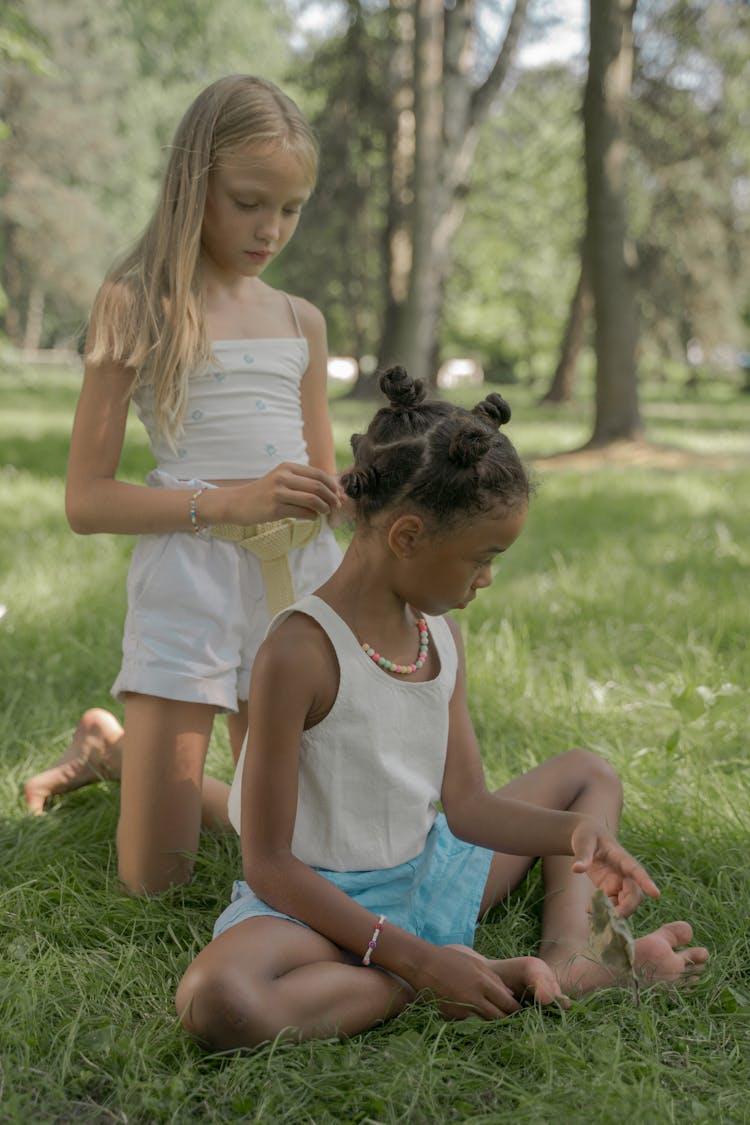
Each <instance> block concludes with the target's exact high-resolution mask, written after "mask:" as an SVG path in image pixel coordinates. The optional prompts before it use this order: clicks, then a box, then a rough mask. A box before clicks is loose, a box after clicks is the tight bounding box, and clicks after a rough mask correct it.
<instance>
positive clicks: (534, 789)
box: [481, 750, 708, 995]
mask: <svg viewBox="0 0 750 1125" xmlns="http://www.w3.org/2000/svg"><path fill="white" fill-rule="evenodd" d="M501 792H502V793H503V795H504V796H507V797H513V798H515V799H516V800H519V801H528V802H529V803H530V804H535V805H541V806H542V807H543V808H550V809H561V810H568V811H571V812H582V813H587V814H588V815H589V816H593V817H595V818H596V819H598V820H599V821H600V822H601V823H602V824H604V825H605V826H606V827H607V828H608V829H609V831H611V832H613V833H616V832H617V828H618V825H619V822H620V812H621V810H622V789H621V786H620V781H619V779H618V777H617V774H616V773H615V771H614V770H613V769H612V767H611V766H610V765H609V764H608V763H607V762H605V761H604V760H603V759H602V758H599V757H598V755H596V754H592V753H590V752H589V751H587V750H570V751H568V752H567V753H565V754H560V755H558V757H556V758H552V759H550V760H549V761H548V762H543V763H542V764H541V765H540V766H537V768H536V769H534V770H531V771H530V772H529V773H527V774H524V775H523V776H522V777H519V778H516V779H514V780H513V781H511V782H510V784H508V785H506V786H504V788H503V789H502V790H501ZM532 862H533V857H528V858H527V857H519V856H509V855H500V854H498V855H496V856H495V858H494V859H493V861H492V865H491V867H490V874H489V878H488V880H487V886H486V888H485V894H484V898H483V901H482V907H481V909H482V911H485V910H487V909H489V907H490V906H492V905H494V904H495V903H497V902H499V901H501V899H503V898H504V897H505V896H506V895H507V894H508V893H509V892H510V891H511V890H512V889H513V888H514V887H515V886H517V885H518V883H519V882H520V881H521V880H522V879H523V877H524V875H525V874H526V872H527V871H528V869H529V867H530V865H531V863H532ZM572 863H573V861H572V859H571V857H570V856H548V857H546V858H545V859H544V860H543V863H542V871H543V876H544V889H545V895H544V907H543V912H542V941H541V945H540V948H539V956H540V957H541V958H542V960H544V961H546V962H547V964H548V965H550V966H551V967H552V968H554V970H555V971H556V973H557V975H558V979H559V980H560V983H561V985H562V987H563V989H564V991H566V992H568V993H570V994H573V995H575V994H581V993H586V992H591V991H593V990H595V989H597V988H603V987H606V986H607V985H611V984H613V983H614V981H613V978H612V975H611V973H610V972H609V970H608V969H605V968H604V967H603V966H602V965H599V964H597V962H596V961H595V960H594V959H593V958H592V956H591V953H590V951H589V916H588V904H589V902H590V900H591V896H592V894H593V893H594V889H595V888H594V885H593V884H592V882H591V881H590V880H589V879H588V877H587V876H586V875H582V874H579V873H577V872H574V871H572V869H571V868H572ZM692 936H693V931H692V928H691V927H690V925H689V924H688V923H687V922H671V923H669V924H667V925H665V926H662V927H661V928H660V929H658V930H655V931H654V932H653V933H651V934H647V935H646V936H645V937H642V938H638V939H637V940H636V943H635V953H636V967H637V968H638V970H639V973H640V975H641V977H642V978H643V980H644V983H652V982H656V981H675V982H676V981H679V980H681V979H685V978H686V977H690V976H694V975H695V974H697V973H699V972H701V971H702V969H703V968H704V967H705V963H706V961H707V960H708V952H707V950H705V949H703V948H702V947H694V948H688V949H678V948H677V947H678V946H686V945H687V943H688V942H689V941H690V940H691V939H692Z"/></svg>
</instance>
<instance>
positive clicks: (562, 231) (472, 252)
mask: <svg viewBox="0 0 750 1125" xmlns="http://www.w3.org/2000/svg"><path fill="white" fill-rule="evenodd" d="M580 100H581V92H580V83H579V81H578V79H577V78H576V77H575V76H574V75H573V74H572V73H571V72H570V71H568V70H567V69H565V68H558V67H553V68H550V69H548V70H539V71H536V70H535V71H532V72H528V73H526V74H522V75H521V76H520V79H519V81H518V83H517V84H516V85H515V87H514V88H513V89H512V91H510V93H509V94H508V95H507V96H506V97H504V98H503V99H502V101H501V102H500V104H499V105H498V107H497V109H496V111H495V112H494V113H493V114H492V115H491V116H490V119H489V120H488V121H487V123H486V124H485V126H484V128H483V130H482V136H481V142H480V146H479V148H478V151H477V155H476V161H475V170H474V175H473V180H472V187H471V192H470V195H469V200H468V209H467V215H466V218H465V220H464V223H463V225H462V227H461V230H460V232H459V234H458V237H457V239H456V263H455V269H454V270H453V272H452V275H451V277H450V279H449V282H448V286H447V292H446V306H445V318H444V323H443V335H442V341H443V348H444V351H445V353H446V354H448V355H467V354H468V355H472V356H476V358H478V359H479V360H480V362H481V363H482V364H483V366H484V367H485V370H486V373H487V376H488V378H490V379H498V378H502V377H503V376H505V375H507V374H508V373H509V372H512V373H513V374H514V375H515V376H516V377H517V378H522V379H529V380H532V381H533V380H534V379H539V380H541V382H542V384H546V382H547V381H548V380H549V378H550V376H551V373H552V371H553V370H554V367H555V363H556V361H557V352H558V349H559V345H560V335H561V326H562V324H563V323H564V321H565V316H566V314H567V310H568V305H569V303H570V298H571V296H572V293H573V290H574V289H575V284H576V277H577V270H578V247H579V244H580V240H581V237H582V234H583V226H584V212H583V179H582V176H581V169H580V161H581V151H582V143H583V141H582V131H581V122H580V119H579V108H580Z"/></svg>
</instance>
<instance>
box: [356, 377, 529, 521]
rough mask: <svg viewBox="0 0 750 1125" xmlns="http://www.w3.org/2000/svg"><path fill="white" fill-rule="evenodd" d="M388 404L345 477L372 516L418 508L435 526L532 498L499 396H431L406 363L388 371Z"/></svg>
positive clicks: (384, 380) (361, 439)
mask: <svg viewBox="0 0 750 1125" xmlns="http://www.w3.org/2000/svg"><path fill="white" fill-rule="evenodd" d="M379 386H380V389H381V391H382V392H383V394H384V395H385V396H386V398H387V399H388V405H387V406H384V407H382V408H381V409H380V410H378V412H377V414H376V415H375V417H374V418H373V419H372V421H371V423H370V425H369V426H368V428H367V432H366V433H364V434H354V435H353V436H352V439H351V445H352V450H353V452H354V464H353V466H352V467H351V469H350V470H349V471H348V472H346V473H344V475H343V476H342V478H341V483H342V486H343V488H344V491H345V492H346V494H347V496H349V497H351V498H352V499H353V500H354V501H355V504H356V510H357V517H358V518H359V519H361V520H363V521H365V522H367V521H368V520H370V519H371V518H372V517H373V516H375V515H376V514H377V513H379V512H381V511H385V510H386V509H393V508H398V507H400V506H402V505H403V506H411V507H415V508H417V509H418V510H419V511H420V512H421V513H422V514H423V515H424V516H425V517H427V518H428V519H430V520H431V522H432V523H434V524H435V525H436V526H437V525H440V526H443V527H446V526H447V527H450V526H455V525H456V524H458V523H461V522H463V520H465V519H467V518H471V517H473V516H476V515H478V514H480V513H482V512H486V511H489V510H491V509H492V508H495V507H501V508H506V509H508V510H511V509H514V508H516V507H518V506H519V505H525V504H527V503H528V500H529V496H530V495H531V492H532V490H533V489H532V483H531V480H530V477H529V474H528V472H527V470H526V468H525V467H524V465H523V463H522V461H521V459H520V457H519V456H518V453H517V452H516V450H515V447H514V446H513V444H512V443H511V442H510V441H509V440H508V438H507V437H506V436H505V434H502V433H500V426H502V425H504V424H505V423H506V422H508V421H509V420H510V407H509V406H508V403H507V402H506V401H505V399H504V398H503V397H502V396H501V395H499V394H490V395H487V397H486V398H485V399H483V401H482V402H480V403H478V404H477V405H476V406H475V407H474V408H473V410H465V409H464V408H463V407H460V406H456V405H455V404H453V403H449V402H444V401H442V400H440V399H428V398H427V396H426V392H425V389H424V386H423V384H422V382H421V381H420V380H419V379H412V378H411V377H410V376H409V375H408V374H407V373H406V371H405V370H404V368H403V367H392V368H389V369H388V370H387V371H385V372H383V374H382V375H381V376H380V379H379Z"/></svg>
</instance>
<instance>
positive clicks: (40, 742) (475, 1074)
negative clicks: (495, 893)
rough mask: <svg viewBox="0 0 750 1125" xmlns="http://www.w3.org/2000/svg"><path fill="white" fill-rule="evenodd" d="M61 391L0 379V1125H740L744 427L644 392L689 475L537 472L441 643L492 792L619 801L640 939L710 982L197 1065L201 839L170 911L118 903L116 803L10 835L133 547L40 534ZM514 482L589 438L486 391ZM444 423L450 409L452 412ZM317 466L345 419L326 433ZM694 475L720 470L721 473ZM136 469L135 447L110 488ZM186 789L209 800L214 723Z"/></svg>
mask: <svg viewBox="0 0 750 1125" xmlns="http://www.w3.org/2000/svg"><path fill="white" fill-rule="evenodd" d="M77 386H78V375H77V373H76V372H71V371H42V370H38V369H28V370H24V371H18V370H15V371H6V372H0V450H1V451H2V453H1V455H0V461H1V462H2V465H1V466H0V529H1V531H2V534H0V575H1V576H2V582H1V585H0V602H2V603H4V604H5V605H6V606H7V607H8V612H7V615H6V617H5V618H4V620H3V621H2V623H1V624H0V699H1V705H0V735H1V737H2V750H3V754H2V763H3V764H2V770H0V842H1V848H2V851H1V853H0V854H1V855H2V866H1V869H0V895H1V896H2V897H1V903H2V911H1V912H0V928H1V930H2V939H1V941H2V944H1V945H0V1002H1V1005H2V1006H1V1008H0V1017H1V1018H0V1122H3V1123H4V1122H21V1123H24V1125H25V1123H28V1122H60V1123H62V1122H92V1123H94V1122H96V1123H105V1122H106V1123H110V1122H112V1123H114V1122H121V1123H123V1125H125V1123H133V1122H143V1123H152V1122H154V1123H156V1122H175V1123H179V1125H182V1123H186V1122H217V1123H218V1122H229V1121H259V1122H264V1123H266V1122H270V1123H276V1122H290V1123H292V1122H294V1125H300V1123H314V1125H320V1123H325V1122H362V1123H375V1122H377V1123H385V1122H389V1123H390V1122H397V1121H398V1122H403V1121H408V1122H418V1123H425V1125H429V1123H433V1122H471V1123H475V1125H479V1123H482V1125H485V1123H492V1122H506V1121H507V1122H514V1123H516V1122H518V1123H525V1122H548V1121H555V1122H561V1123H567V1122H575V1123H579V1122H584V1123H588V1122H591V1123H600V1122H604V1123H609V1122H612V1123H615V1122H616V1123H618V1125H621V1123H623V1122H631V1121H633V1122H635V1121H638V1122H649V1123H651V1122H653V1123H654V1125H656V1123H662V1122H674V1123H680V1125H682V1123H684V1122H709V1121H711V1122H748V1121H750V1100H749V1098H748V1091H749V1090H750V874H748V870H749V867H750V865H749V864H748V847H749V843H750V770H749V765H750V755H748V751H747V744H746V738H747V717H748V707H747V694H746V687H747V682H748V671H749V665H750V657H748V643H747V642H748V634H749V632H750V597H749V596H748V590H749V588H750V587H749V583H748V579H749V578H750V534H749V528H750V500H749V499H748V498H749V497H750V437H749V435H750V397H748V396H744V397H743V396H741V395H739V394H738V393H737V392H736V390H733V389H732V388H731V387H723V388H722V387H719V388H716V387H712V386H709V387H706V388H704V389H703V390H701V391H699V392H698V394H697V395H696V396H694V397H692V398H687V396H685V395H682V394H680V393H678V392H677V391H676V389H675V388H674V387H668V386H664V387H662V388H661V389H659V388H657V390H656V391H655V392H654V393H653V394H650V395H646V396H644V413H645V415H646V419H647V422H648V427H649V431H648V432H649V436H651V437H652V438H653V439H654V440H656V441H659V442H661V443H671V444H674V445H679V446H681V447H682V448H683V449H686V450H688V451H689V452H691V453H692V454H694V455H695V456H694V458H693V460H692V462H691V463H690V465H689V467H687V468H685V469H684V470H683V471H680V472H679V473H676V472H666V471H663V470H660V469H658V468H648V467H647V466H641V467H638V468H630V469H625V468H622V467H617V466H611V467H606V468H605V467H598V466H597V465H596V464H590V465H589V466H588V467H587V468H585V469H581V468H578V469H566V470H555V471H553V470H552V468H551V467H548V466H546V465H545V466H544V467H541V466H540V470H539V477H540V479H539V488H538V491H537V495H536V497H535V499H534V501H533V504H532V510H531V514H530V518H529V521H528V524H527V529H526V531H525V532H524V534H523V536H522V537H521V539H520V540H519V542H518V544H517V545H516V546H514V548H513V550H512V551H510V552H509V554H508V555H507V556H505V557H504V558H503V560H502V562H501V563H500V564H499V565H498V567H497V572H496V578H495V583H494V584H493V586H492V587H491V588H490V589H489V590H486V591H484V592H483V593H482V594H481V595H480V597H479V598H478V599H477V601H476V602H475V603H473V604H472V605H471V606H470V608H469V609H468V610H467V611H466V612H465V613H464V614H463V615H462V623H463V628H464V631H465V636H466V643H467V650H468V658H469V677H470V704H471V708H472V712H473V715H474V719H475V724H476V727H477V731H478V733H479V737H480V740H481V743H482V746H483V751H484V757H485V762H486V767H487V772H488V774H489V777H490V779H491V781H492V782H493V783H494V784H501V783H503V782H504V781H505V780H506V779H508V778H510V777H511V776H513V775H514V774H517V773H519V772H521V771H523V770H525V769H528V768H529V767H531V766H532V765H534V764H535V763H536V762H538V761H540V760H542V759H544V758H546V757H549V756H550V755H552V754H555V753H557V752H559V751H561V750H563V749H565V748H566V747H569V746H587V747H590V748H592V749H594V750H597V751H598V752H599V753H600V754H602V755H604V757H606V758H607V759H608V760H609V761H611V762H612V763H613V764H614V765H615V766H616V767H617V769H618V770H619V771H620V773H621V775H622V777H623V780H624V784H625V790H626V811H625V818H624V825H623V839H624V842H625V844H626V845H627V846H628V847H629V848H630V849H631V850H632V851H633V852H634V853H635V854H636V855H638V856H639V857H640V858H641V859H642V860H643V861H644V863H645V864H646V865H647V867H648V869H649V871H650V872H651V874H652V875H653V877H654V878H655V879H656V881H657V882H658V883H659V885H660V886H661V888H662V898H661V899H660V900H659V901H658V902H655V903H651V902H649V903H646V904H645V905H644V906H643V907H642V909H641V911H640V912H639V914H638V915H637V916H636V918H635V919H634V923H635V926H634V928H635V930H636V932H637V933H642V932H645V931H647V930H649V929H652V928H653V927H654V926H656V925H659V924H660V923H661V922H663V921H666V920H669V919H672V918H680V917H686V918H688V919H689V920H691V921H692V922H693V925H694V927H695V931H696V937H697V939H698V941H699V942H700V943H702V944H705V945H707V946H708V947H709V948H710V950H711V952H712V962H711V967H710V969H709V970H708V971H707V973H706V974H705V976H704V978H703V980H702V981H701V983H700V984H699V985H698V987H697V988H696V989H695V990H694V991H693V992H691V993H689V994H681V995H678V996H670V995H667V994H665V993H664V992H663V991H660V990H653V989H652V990H646V991H645V993H644V995H643V999H642V1004H641V1007H640V1008H639V1009H636V1008H634V1007H633V1004H632V1000H631V999H630V996H629V993H627V992H626V991H624V990H619V989H611V990H608V991H607V992H604V993H601V994H599V995H597V996H593V997H590V998H588V999H586V1000H583V1001H578V1002H576V1003H574V1004H573V1006H572V1007H571V1008H570V1009H568V1010H567V1011H558V1010H536V1009H534V1008H529V1009H526V1010H525V1011H524V1012H523V1013H521V1014H519V1015H517V1016H514V1017H512V1018H510V1019H508V1020H505V1021H501V1022H498V1023H493V1024H486V1023H481V1022H479V1021H476V1020H467V1021H464V1022H462V1023H450V1024H449V1023H444V1022H443V1021H442V1020H441V1019H440V1018H439V1017H438V1015H437V1014H436V1013H435V1012H434V1011H432V1010H430V1009H428V1008H415V1009H412V1010H411V1011H409V1012H407V1013H406V1014H404V1015H403V1016H401V1017H399V1018H398V1019H397V1020H395V1021H394V1022H392V1023H391V1024H389V1025H386V1026H384V1027H382V1028H379V1029H377V1030H375V1031H372V1032H369V1033H367V1034H365V1035H362V1036H358V1037H356V1038H354V1039H352V1040H350V1041H348V1042H346V1043H338V1042H323V1043H315V1044H307V1045H304V1046H301V1047H296V1046H292V1045H289V1044H279V1045H275V1046H273V1045H272V1046H268V1047H266V1048H263V1049H260V1050H258V1051H257V1052H255V1053H254V1054H252V1055H247V1056H243V1057H217V1056H213V1057H211V1056H206V1055H204V1054H202V1053H201V1052H200V1051H199V1050H198V1048H197V1047H196V1046H195V1045H194V1044H193V1043H191V1042H190V1041H189V1040H188V1039H187V1038H186V1037H185V1036H184V1035H183V1033H182V1031H181V1030H180V1028H179V1027H178V1025H177V1021H176V1017H175V1013H174V1008H173V999H172V998H173V995H174V989H175V986H176V983H177V981H178V979H179V977H180V975H181V973H182V971H183V970H184V968H185V966H186V965H187V964H188V962H189V961H190V960H191V958H192V957H193V956H194V954H195V953H196V952H197V950H198V949H199V948H201V947H202V946H203V945H204V944H205V943H206V941H207V940H208V939H209V937H210V933H211V927H212V924H213V921H214V918H215V916H216V915H217V913H218V912H219V911H220V910H221V909H222V908H223V906H224V905H225V904H226V901H227V896H228V893H229V889H230V885H231V881H232V879H233V878H234V877H235V876H236V874H237V873H238V871H239V848H238V844H237V841H236V840H235V839H234V838H232V837H229V836H226V837H221V836H210V835H207V836H205V837H204V839H203V840H202V843H201V851H200V854H199V857H198V862H197V868H196V876H195V879H194V881H193V883H192V884H191V886H189V887H187V888H183V889H179V890H175V891H172V892H170V893H169V894H167V895H165V896H164V897H163V898H161V899H158V900H153V901H137V900H133V899H131V898H128V897H127V896H125V895H123V894H122V893H121V892H120V891H119V889H118V886H117V879H116V858H115V852H114V830H115V824H116V819H117V805H118V792H117V786H116V785H114V784H100V785H96V786H91V787H89V788H88V789H85V790H82V791H80V792H78V793H75V794H72V795H69V796H67V797H65V798H62V799H59V800H57V801H56V802H54V803H53V806H52V808H51V809H50V811H49V813H48V814H47V815H46V816H44V817H43V818H38V819H32V818H29V817H27V816H26V815H25V814H24V810H23V805H22V801H21V799H20V785H21V782H22V781H23V779H24V777H25V776H26V775H27V774H28V773H30V772H32V771H36V770H37V769H39V768H41V767H43V766H44V765H45V764H47V763H49V762H50V761H51V760H52V759H53V758H54V757H55V755H57V754H58V753H59V752H60V751H61V750H62V749H63V748H64V746H65V745H66V741H67V739H68V738H69V737H70V734H71V731H72V728H73V726H74V724H75V722H76V720H77V718H78V716H79V714H80V712H81V711H82V710H84V709H85V708H86V707H87V706H91V705H93V704H100V705H103V706H109V705H110V702H111V701H110V699H109V694H108V693H109V687H110V684H111V682H112V680H113V679H114V676H115V674H116V671H117V669H118V666H119V662H118V657H119V645H120V630H121V626H122V619H123V614H124V586H125V574H126V569H127V564H128V556H129V552H130V549H131V546H132V543H131V542H130V541H128V540H126V539H124V538H123V539H118V538H115V537H111V536H93V537H88V538H77V537H75V536H74V535H73V534H72V533H71V532H70V530H69V529H68V527H67V525H66V522H65V518H64V513H63V475H64V471H65V459H66V449H67V439H68V434H69V430H70V423H71V417H72V411H73V409H74V404H75V396H76V391H77ZM507 394H508V398H509V399H510V400H511V402H512V404H513V406H514V418H513V421H512V423H511V425H510V426H509V428H508V432H509V435H510V436H511V438H512V439H513V440H514V441H515V443H516V445H517V446H518V448H519V450H520V451H521V453H522V454H523V455H524V456H526V457H527V458H529V459H532V458H533V457H534V456H537V455H542V454H545V455H548V454H550V453H552V452H555V451H558V450H564V449H572V448H574V447H575V446H576V445H577V444H580V442H581V441H582V440H584V439H585V438H586V436H587V435H588V433H589V432H590V413H589V408H588V407H587V405H586V404H578V405H575V406H573V407H569V408H566V409H565V410H564V411H562V412H557V411H555V410H553V409H551V408H545V409H540V408H537V407H535V406H534V404H533V402H532V400H531V397H530V395H529V394H528V393H526V392H525V391H524V389H523V388H522V387H516V388H508V392H507ZM463 397H464V396H462V398H463ZM333 412H334V421H335V430H336V438H337V446H338V450H339V457H340V463H341V464H342V465H343V464H345V463H346V460H347V446H346V441H347V438H348V435H349V433H350V432H351V431H352V430H353V429H356V428H358V427H360V426H361V425H362V424H363V422H364V421H365V419H366V418H367V417H368V415H369V413H370V410H369V408H368V407H367V406H362V405H361V404H357V403H353V402H351V401H347V400H342V399H337V400H336V401H335V402H334V403H333ZM704 455H711V456H713V457H715V456H716V455H721V456H725V455H728V456H730V457H731V458H732V464H731V465H730V466H729V467H725V468H721V469H719V468H716V467H715V461H713V460H712V461H707V462H706V463H704V462H703V460H702V458H703V456H704ZM149 465H150V461H149V454H148V450H147V448H146V446H145V443H144V440H143V438H142V436H141V435H140V433H139V431H138V428H137V426H134V427H132V428H131V430H130V431H129V437H128V444H127V449H126V452H125V456H124V459H123V475H125V476H127V477H130V478H132V479H136V480H137V479H142V477H143V474H144V473H145V472H146V471H147V470H148V468H149ZM209 766H210V769H211V770H212V772H214V773H215V774H218V775H220V776H223V777H225V778H227V779H228V778H229V777H230V774H231V766H230V754H229V750H228V742H227V739H226V733H225V728H224V725H223V723H222V722H218V723H217V727H216V732H215V735H214V739H213V742H212V747H211V751H210V762H209ZM540 896H541V887H540V881H539V877H538V874H537V873H536V872H534V873H532V875H531V876H530V878H529V879H528V880H527V882H526V883H525V884H524V886H523V887H522V888H521V889H520V890H519V891H518V892H517V893H516V894H515V895H514V896H513V898H512V899H511V901H510V902H509V903H508V904H507V905H504V906H502V907H501V908H499V909H497V910H495V911H494V912H493V913H492V914H491V915H490V916H489V917H488V918H487V919H486V920H485V921H484V922H483V924H482V925H481V926H480V928H479V931H478V938H477V946H478V948H479V949H480V950H481V951H482V952H486V953H491V954H493V955H497V956H506V955H511V954H517V953H522V952H529V951H531V950H533V948H534V945H535V943H536V941H537V940H538V933H539V905H540Z"/></svg>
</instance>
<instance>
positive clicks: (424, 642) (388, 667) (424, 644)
mask: <svg viewBox="0 0 750 1125" xmlns="http://www.w3.org/2000/svg"><path fill="white" fill-rule="evenodd" d="M417 629H418V630H419V652H418V653H417V659H416V660H415V661H414V663H413V664H394V662H393V661H392V660H389V659H388V658H387V657H386V656H381V655H380V653H379V652H376V651H375V649H374V648H373V647H372V645H371V644H369V643H368V642H367V641H365V642H364V644H363V645H362V648H363V649H364V651H365V652H366V653H367V655H368V656H369V657H370V660H372V662H373V664H377V666H378V667H379V668H383V669H385V671H386V672H397V673H398V675H399V676H409V675H411V673H412V672H416V671H418V670H419V669H420V668H422V667H424V663H425V661H426V660H427V649H428V648H429V647H430V634H429V632H428V631H427V622H426V621H425V619H424V617H420V619H419V621H418V622H417Z"/></svg>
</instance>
